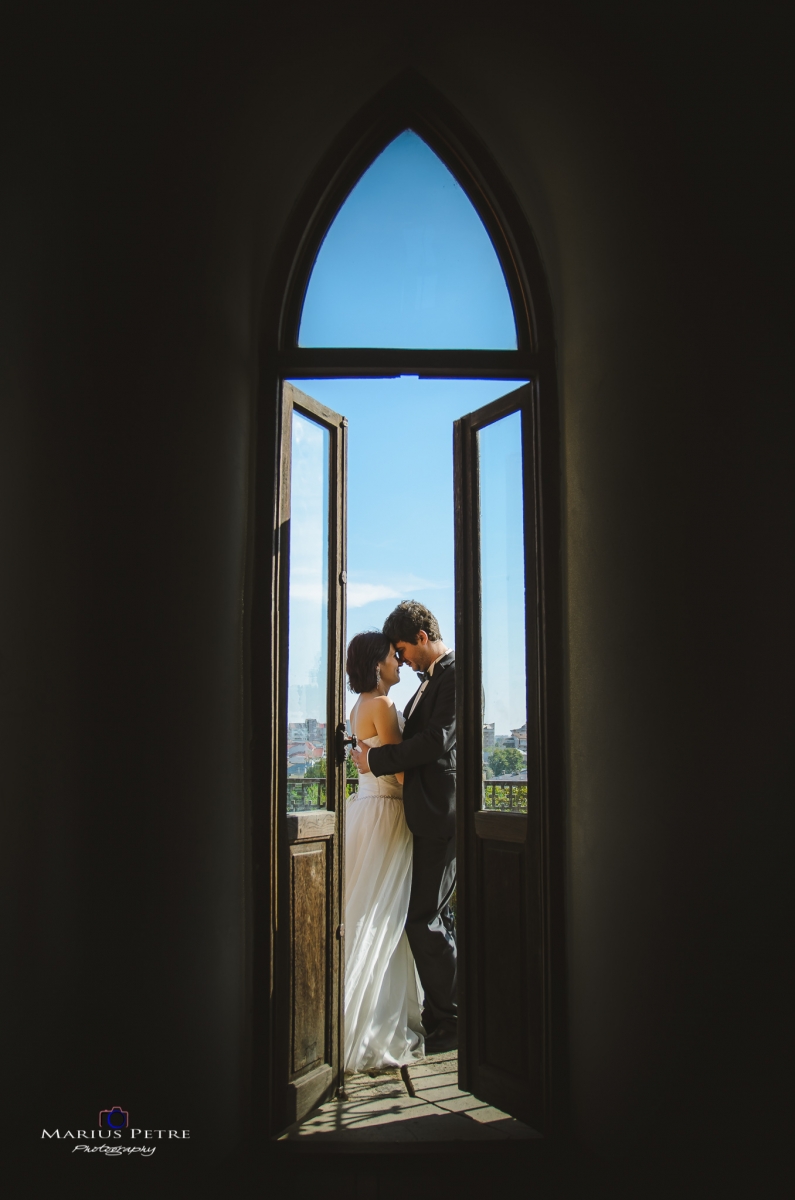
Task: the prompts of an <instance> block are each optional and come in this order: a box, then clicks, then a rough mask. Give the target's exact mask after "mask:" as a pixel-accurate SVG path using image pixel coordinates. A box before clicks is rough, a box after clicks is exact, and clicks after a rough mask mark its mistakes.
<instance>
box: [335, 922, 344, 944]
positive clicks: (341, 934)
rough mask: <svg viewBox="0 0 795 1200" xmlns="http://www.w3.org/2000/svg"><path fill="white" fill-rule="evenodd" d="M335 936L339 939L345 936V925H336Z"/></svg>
mask: <svg viewBox="0 0 795 1200" xmlns="http://www.w3.org/2000/svg"><path fill="white" fill-rule="evenodd" d="M337 937H338V938H339V940H340V941H342V939H343V938H344V937H345V926H344V925H338V926H337Z"/></svg>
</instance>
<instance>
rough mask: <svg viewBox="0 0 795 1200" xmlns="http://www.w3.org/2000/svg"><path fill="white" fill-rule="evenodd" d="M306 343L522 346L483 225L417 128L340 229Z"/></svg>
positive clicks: (393, 146) (361, 189)
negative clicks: (517, 339) (417, 132)
mask: <svg viewBox="0 0 795 1200" xmlns="http://www.w3.org/2000/svg"><path fill="white" fill-rule="evenodd" d="M298 344H299V346H307V347H309V346H317V347H319V346H372V347H375V346H399V347H411V348H419V349H433V348H437V349H467V350H469V349H493V350H515V349H516V346H517V341H516V323H515V321H514V316H513V308H512V305H511V299H510V296H509V294H508V288H507V286H506V282H505V277H504V275H503V272H502V268H501V266H500V262H499V259H498V257H497V255H496V253H495V250H494V246H493V245H492V242H491V239H490V237H489V235H488V233H487V232H486V229H485V228H484V226H483V222H482V221H481V219H480V217H479V216H478V214H477V212H476V211H475V209H474V207H473V205H472V203H471V201H470V200H469V199H468V197H467V195H466V193H465V192H464V190H463V188H462V187H461V185H460V184H459V183H458V181H457V180H456V179H455V178H454V176H453V175H452V173H451V172H450V171H449V170H448V169H447V167H446V166H445V165H444V163H443V162H442V161H441V160H440V159H439V158H438V157H437V155H436V154H434V152H433V151H432V150H431V149H430V147H429V146H427V145H426V143H425V142H424V141H423V140H422V138H420V137H419V136H418V135H417V134H416V133H414V132H413V131H411V130H405V131H404V132H403V133H401V134H400V135H399V136H398V137H396V138H395V139H394V140H393V141H391V142H390V143H389V145H388V146H387V147H386V148H385V149H384V150H382V152H381V153H380V154H379V155H378V157H377V158H376V160H375V162H373V164H372V166H370V167H369V168H368V170H367V171H365V173H364V174H363V175H362V177H361V178H360V180H359V182H358V183H357V184H356V185H355V187H354V188H353V190H352V191H351V193H350V195H349V196H348V198H347V200H346V201H345V203H344V204H343V206H342V208H341V209H340V211H339V212H338V213H337V216H336V217H335V219H334V221H333V223H332V224H331V226H330V228H329V230H328V232H327V234H326V236H325V238H324V240H323V243H322V245H321V247H320V251H319V253H318V255H317V258H316V260H315V264H314V267H313V269H312V274H311V277H310V280H309V285H308V287H307V291H306V298H305V300H304V307H303V312H302V314H301V324H300V330H299V335H298Z"/></svg>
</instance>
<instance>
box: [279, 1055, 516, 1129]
mask: <svg viewBox="0 0 795 1200" xmlns="http://www.w3.org/2000/svg"><path fill="white" fill-rule="evenodd" d="M409 1076H410V1079H411V1083H412V1085H413V1088H414V1091H415V1093H416V1095H414V1096H410V1095H409V1092H408V1089H407V1087H406V1084H405V1083H404V1081H403V1078H402V1077H401V1073H400V1071H399V1070H398V1069H397V1068H395V1069H394V1070H387V1071H379V1072H377V1073H375V1072H373V1073H368V1072H363V1073H361V1074H357V1075H349V1076H347V1077H346V1081H345V1092H346V1099H344V1100H328V1101H327V1102H326V1103H325V1104H323V1105H321V1106H320V1108H317V1109H315V1111H314V1112H312V1113H310V1114H309V1116H308V1117H306V1118H305V1119H304V1120H303V1121H301V1122H299V1123H298V1124H296V1125H292V1126H291V1127H290V1128H289V1129H287V1130H285V1132H284V1133H283V1134H282V1136H281V1138H280V1139H279V1140H280V1141H291V1142H292V1141H302V1142H303V1141H313V1142H318V1141H323V1142H325V1141H368V1142H441V1141H505V1140H507V1139H511V1140H513V1139H516V1138H521V1139H526V1138H533V1137H537V1136H538V1135H537V1134H536V1133H535V1131H534V1130H532V1129H530V1128H529V1127H528V1126H527V1125H523V1124H522V1123H521V1121H516V1120H514V1118H513V1117H509V1116H508V1115H507V1114H506V1113H504V1112H500V1111H499V1109H496V1108H492V1107H491V1106H490V1105H488V1104H484V1103H483V1101H481V1100H477V1099H476V1098H475V1097H474V1096H472V1095H470V1093H469V1092H462V1091H461V1090H460V1088H459V1087H458V1054H457V1052H456V1051H455V1050H453V1051H451V1052H450V1053H449V1054H438V1055H434V1057H433V1058H428V1059H423V1060H421V1061H420V1062H419V1063H417V1065H416V1066H412V1067H410V1068H409Z"/></svg>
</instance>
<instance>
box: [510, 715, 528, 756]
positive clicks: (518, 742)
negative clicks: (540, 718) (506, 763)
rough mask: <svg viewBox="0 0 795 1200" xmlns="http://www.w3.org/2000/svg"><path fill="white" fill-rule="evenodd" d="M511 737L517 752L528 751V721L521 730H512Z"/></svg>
mask: <svg viewBox="0 0 795 1200" xmlns="http://www.w3.org/2000/svg"><path fill="white" fill-rule="evenodd" d="M511 737H512V738H513V739H514V745H515V746H516V749H517V750H524V751H525V752H526V751H527V721H525V723H524V725H522V726H520V727H519V729H512V730H511Z"/></svg>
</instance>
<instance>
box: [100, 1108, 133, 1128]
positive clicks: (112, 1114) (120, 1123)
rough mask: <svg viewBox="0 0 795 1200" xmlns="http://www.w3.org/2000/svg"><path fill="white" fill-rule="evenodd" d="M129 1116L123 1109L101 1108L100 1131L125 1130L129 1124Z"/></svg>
mask: <svg viewBox="0 0 795 1200" xmlns="http://www.w3.org/2000/svg"><path fill="white" fill-rule="evenodd" d="M129 1120H130V1116H129V1113H126V1112H125V1111H124V1109H123V1108H119V1107H118V1106H117V1107H116V1108H103V1110H102V1112H101V1113H100V1114H99V1127H100V1129H125V1128H126V1127H127V1125H128V1124H129Z"/></svg>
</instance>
